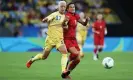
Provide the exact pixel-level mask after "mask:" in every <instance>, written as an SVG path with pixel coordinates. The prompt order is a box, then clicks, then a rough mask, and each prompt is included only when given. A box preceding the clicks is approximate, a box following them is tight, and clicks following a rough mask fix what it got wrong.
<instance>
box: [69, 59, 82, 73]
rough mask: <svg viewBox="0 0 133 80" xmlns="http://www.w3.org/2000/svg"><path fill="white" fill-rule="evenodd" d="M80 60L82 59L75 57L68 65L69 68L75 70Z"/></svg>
mask: <svg viewBox="0 0 133 80" xmlns="http://www.w3.org/2000/svg"><path fill="white" fill-rule="evenodd" d="M79 62H80V59H75V60H73V61H71V62H70V64H69V65H68V70H69V71H71V70H73V69H74V68H75V67H76V66H77V65H78V64H79Z"/></svg>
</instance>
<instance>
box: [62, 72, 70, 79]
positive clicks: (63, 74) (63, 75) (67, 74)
mask: <svg viewBox="0 0 133 80" xmlns="http://www.w3.org/2000/svg"><path fill="white" fill-rule="evenodd" d="M69 74H70V71H64V72H63V73H62V74H61V77H62V78H63V79H64V78H67V77H69Z"/></svg>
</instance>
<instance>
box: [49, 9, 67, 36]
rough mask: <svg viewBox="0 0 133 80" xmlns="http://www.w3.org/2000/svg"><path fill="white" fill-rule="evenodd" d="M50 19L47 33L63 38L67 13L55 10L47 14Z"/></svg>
mask: <svg viewBox="0 0 133 80" xmlns="http://www.w3.org/2000/svg"><path fill="white" fill-rule="evenodd" d="M47 19H48V32H47V35H48V36H49V37H51V38H63V28H62V23H63V21H64V19H65V14H61V13H59V11H57V12H54V13H52V14H50V15H49V16H47Z"/></svg>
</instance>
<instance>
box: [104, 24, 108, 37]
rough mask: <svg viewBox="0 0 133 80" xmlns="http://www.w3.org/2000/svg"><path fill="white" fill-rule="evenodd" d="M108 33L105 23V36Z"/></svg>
mask: <svg viewBox="0 0 133 80" xmlns="http://www.w3.org/2000/svg"><path fill="white" fill-rule="evenodd" d="M107 33H108V31H107V26H106V23H105V29H104V34H105V35H107Z"/></svg>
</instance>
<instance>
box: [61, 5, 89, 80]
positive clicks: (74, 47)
mask: <svg viewBox="0 0 133 80" xmlns="http://www.w3.org/2000/svg"><path fill="white" fill-rule="evenodd" d="M66 11H67V12H66V18H67V23H66V21H64V25H67V28H64V43H65V45H66V47H67V50H68V52H69V53H70V55H69V63H68V66H67V68H66V71H65V72H63V73H62V78H65V77H67V76H68V75H69V74H70V72H71V71H72V70H73V69H74V68H75V67H76V66H77V65H78V63H79V62H80V55H79V54H80V48H79V46H78V43H77V40H76V27H77V22H80V23H81V24H83V25H84V26H86V25H87V23H88V20H89V18H86V20H85V21H82V20H81V19H80V17H79V15H78V14H76V13H75V4H74V3H69V4H68V5H67V8H66Z"/></svg>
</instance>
